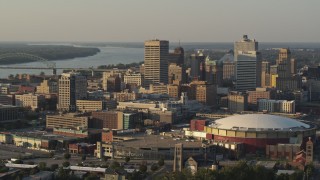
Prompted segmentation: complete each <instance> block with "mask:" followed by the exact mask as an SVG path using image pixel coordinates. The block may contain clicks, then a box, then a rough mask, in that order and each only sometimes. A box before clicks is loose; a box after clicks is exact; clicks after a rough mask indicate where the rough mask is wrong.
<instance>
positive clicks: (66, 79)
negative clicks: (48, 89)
mask: <svg viewBox="0 0 320 180" xmlns="http://www.w3.org/2000/svg"><path fill="white" fill-rule="evenodd" d="M86 98H87V78H86V77H85V76H82V75H80V74H79V73H75V72H70V73H62V74H61V77H60V79H59V99H58V109H59V110H60V111H75V110H76V101H77V100H81V99H86Z"/></svg>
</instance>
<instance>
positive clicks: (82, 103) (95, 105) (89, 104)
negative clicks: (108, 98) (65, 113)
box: [76, 100, 106, 112]
mask: <svg viewBox="0 0 320 180" xmlns="http://www.w3.org/2000/svg"><path fill="white" fill-rule="evenodd" d="M76 106H77V110H78V111H80V112H92V111H102V110H105V109H106V107H105V103H104V102H103V101H92V100H77V101H76Z"/></svg>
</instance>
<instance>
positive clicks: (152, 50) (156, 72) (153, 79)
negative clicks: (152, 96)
mask: <svg viewBox="0 0 320 180" xmlns="http://www.w3.org/2000/svg"><path fill="white" fill-rule="evenodd" d="M168 56H169V41H161V40H157V39H155V40H150V41H145V43H144V79H145V83H144V85H145V86H146V87H149V85H150V84H154V83H164V84H167V82H168V63H167V62H168V58H169V57H168Z"/></svg>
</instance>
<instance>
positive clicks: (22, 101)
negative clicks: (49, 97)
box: [15, 93, 45, 110]
mask: <svg viewBox="0 0 320 180" xmlns="http://www.w3.org/2000/svg"><path fill="white" fill-rule="evenodd" d="M15 105H16V106H18V107H30V108H31V109H32V110H36V109H41V108H44V106H45V96H44V95H38V94H31V93H30V94H22V95H16V96H15Z"/></svg>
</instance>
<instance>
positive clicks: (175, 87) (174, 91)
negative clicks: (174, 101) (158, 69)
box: [167, 84, 180, 98]
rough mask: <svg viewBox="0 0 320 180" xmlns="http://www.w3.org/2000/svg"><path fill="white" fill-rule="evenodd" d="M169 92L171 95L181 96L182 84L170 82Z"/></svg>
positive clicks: (173, 96)
mask: <svg viewBox="0 0 320 180" xmlns="http://www.w3.org/2000/svg"><path fill="white" fill-rule="evenodd" d="M167 88H168V94H169V97H172V98H179V97H180V86H179V85H175V84H168V86H167Z"/></svg>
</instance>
